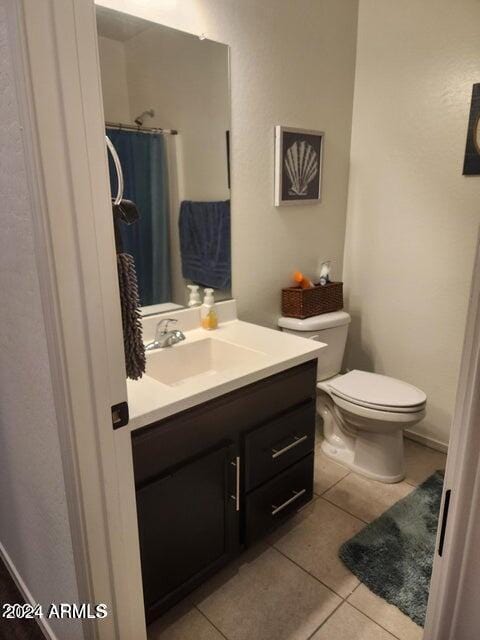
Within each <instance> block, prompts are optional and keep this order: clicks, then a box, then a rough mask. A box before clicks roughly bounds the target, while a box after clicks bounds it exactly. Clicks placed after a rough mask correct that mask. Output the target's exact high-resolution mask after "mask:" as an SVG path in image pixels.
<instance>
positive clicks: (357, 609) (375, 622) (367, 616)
mask: <svg viewBox="0 0 480 640" xmlns="http://www.w3.org/2000/svg"><path fill="white" fill-rule="evenodd" d="M360 584H363V583H362V582H361V583H360ZM359 586H360V585H359ZM365 586H366V585H365ZM367 589H368V587H367ZM352 593H353V591H352ZM372 593H373V591H372ZM348 597H350V596H348ZM382 600H383V598H382ZM345 602H347V603H348V604H349V605H350V606H351V607H353V608H354V609H355V610H356V611H358V612H359V613H361V614H362V615H364V616H365V617H366V618H368V619H369V620H370V622H373V623H374V624H376V625H377V627H380V629H383V630H384V631H386V632H387V633H389V634H390V635H391V636H392V637H393V638H395V640H401V638H400V637H399V636H396V635H395V634H394V633H392V631H390V630H389V629H387V628H386V627H384V626H383V625H382V624H380V623H379V622H377V621H376V620H374V619H373V618H371V617H370V616H369V615H368V613H365V611H362V610H361V609H360V608H359V607H357V606H356V605H354V604H353V603H352V602H350V601H349V600H345ZM384 602H387V601H386V600H384ZM387 604H390V603H387ZM394 606H395V605H392V607H394ZM395 608H396V609H397V608H398V607H395ZM399 611H400V609H399Z"/></svg>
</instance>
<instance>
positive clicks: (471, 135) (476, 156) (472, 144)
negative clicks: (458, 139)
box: [463, 83, 480, 176]
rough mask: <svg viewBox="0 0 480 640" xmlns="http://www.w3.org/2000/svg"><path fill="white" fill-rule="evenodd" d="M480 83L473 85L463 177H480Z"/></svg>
mask: <svg viewBox="0 0 480 640" xmlns="http://www.w3.org/2000/svg"><path fill="white" fill-rule="evenodd" d="M479 121H480V83H477V84H474V85H473V90H472V103H471V106H470V119H469V121H468V132H467V147H466V149H465V161H464V163H463V175H464V176H478V175H480V125H479Z"/></svg>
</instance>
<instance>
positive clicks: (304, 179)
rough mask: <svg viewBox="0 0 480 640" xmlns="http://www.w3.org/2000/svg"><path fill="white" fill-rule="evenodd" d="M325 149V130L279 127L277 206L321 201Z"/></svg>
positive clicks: (277, 126)
mask: <svg viewBox="0 0 480 640" xmlns="http://www.w3.org/2000/svg"><path fill="white" fill-rule="evenodd" d="M324 146H325V133H324V132H323V131H315V130H313V129H298V128H295V127H285V126H282V125H276V126H275V193H274V204H275V206H276V207H280V206H283V205H299V204H313V203H316V204H318V203H319V202H320V201H321V196H322V169H323V156H324Z"/></svg>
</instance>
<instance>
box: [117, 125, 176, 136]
mask: <svg viewBox="0 0 480 640" xmlns="http://www.w3.org/2000/svg"><path fill="white" fill-rule="evenodd" d="M105 126H106V127H107V129H120V130H124V131H137V132H138V133H163V134H164V135H170V136H176V135H177V134H178V131H177V130H176V129H157V128H154V127H138V126H137V125H134V124H122V123H121V122H106V123H105Z"/></svg>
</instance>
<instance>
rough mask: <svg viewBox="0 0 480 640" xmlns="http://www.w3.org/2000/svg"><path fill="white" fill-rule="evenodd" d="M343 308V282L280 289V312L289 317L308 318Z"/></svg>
mask: <svg viewBox="0 0 480 640" xmlns="http://www.w3.org/2000/svg"><path fill="white" fill-rule="evenodd" d="M340 309H343V282H329V283H328V284H326V285H324V286H323V287H322V285H319V284H316V285H315V286H314V287H313V289H302V288H301V287H286V288H285V289H282V314H283V315H284V316H287V317H289V318H302V319H303V318H310V317H311V316H318V315H320V314H321V313H330V312H331V311H340Z"/></svg>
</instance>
